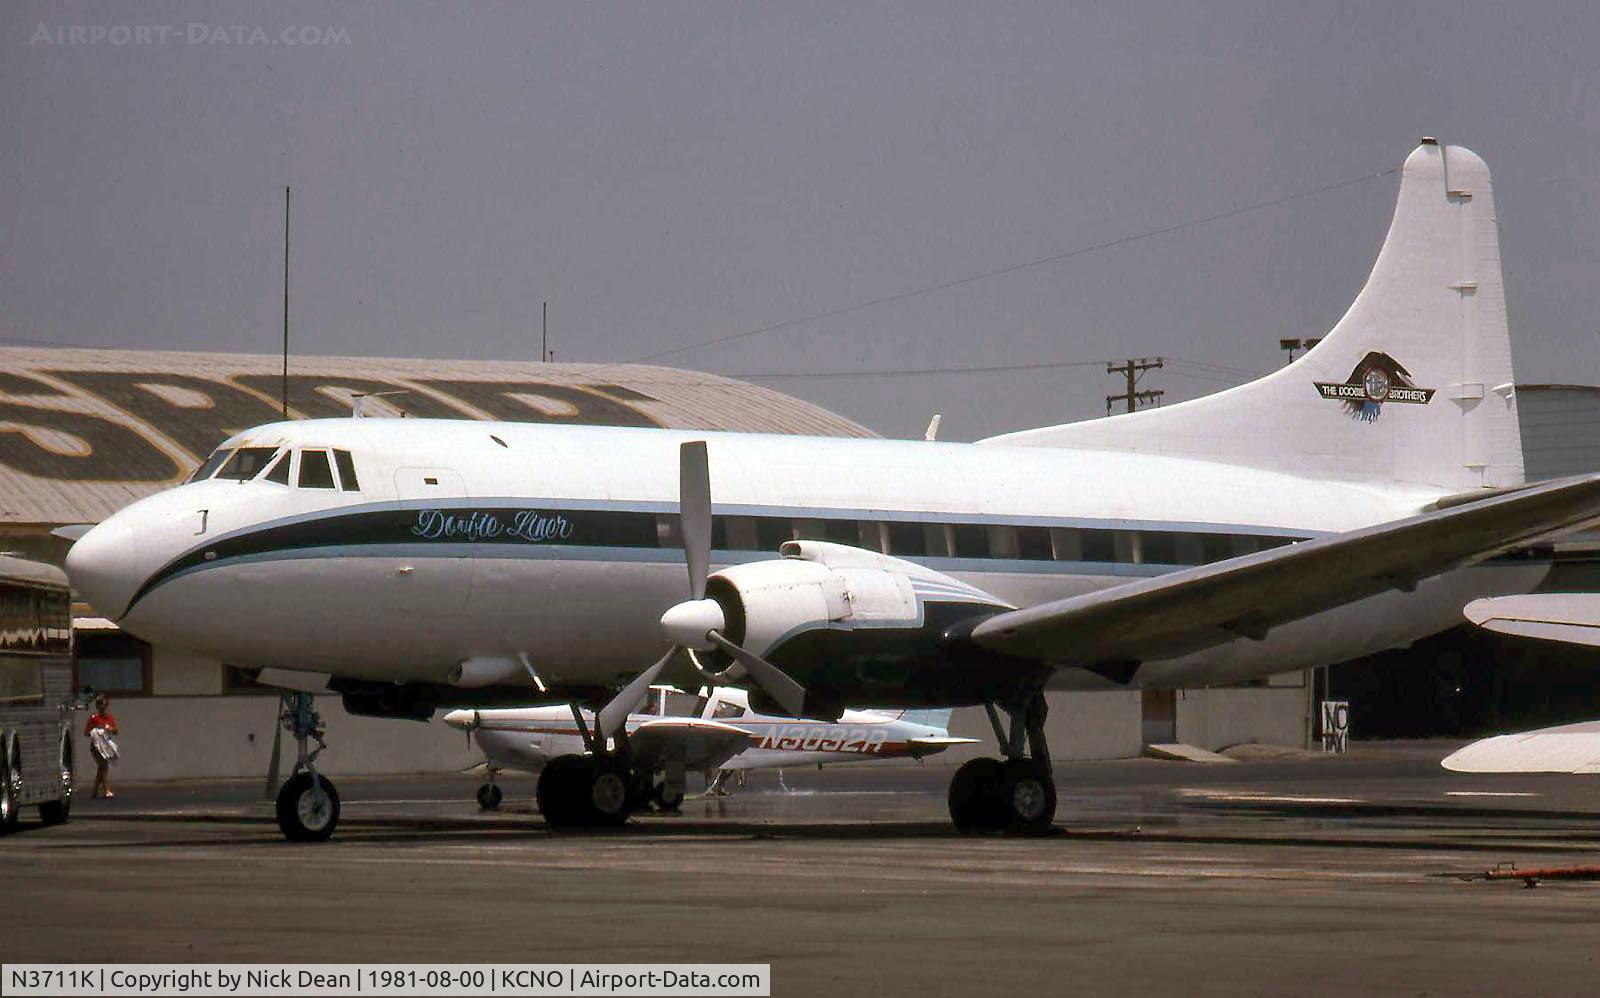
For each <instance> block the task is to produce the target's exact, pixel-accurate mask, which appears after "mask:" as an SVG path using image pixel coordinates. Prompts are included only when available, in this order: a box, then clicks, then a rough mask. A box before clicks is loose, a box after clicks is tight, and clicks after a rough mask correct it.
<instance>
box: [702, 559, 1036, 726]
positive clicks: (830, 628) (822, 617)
mask: <svg viewBox="0 0 1600 998" xmlns="http://www.w3.org/2000/svg"><path fill="white" fill-rule="evenodd" d="M781 554H782V555H783V557H782V558H779V559H775V560H770V561H756V562H748V563H746V564H743V565H734V566H731V567H729V568H726V569H723V570H722V571H720V572H716V573H714V574H712V576H711V578H710V579H709V581H708V583H707V588H706V595H707V596H709V597H710V598H711V599H714V600H716V602H717V604H718V605H719V606H721V608H722V613H723V616H724V618H725V619H726V627H725V628H724V631H723V633H724V634H725V635H726V636H727V637H728V638H729V639H730V640H731V641H733V642H734V643H735V644H738V645H741V646H742V647H744V648H746V649H747V650H749V651H751V652H754V653H755V654H757V655H760V656H762V657H763V658H766V659H768V660H769V661H771V662H773V664H774V665H777V666H779V667H780V668H783V669H785V671H788V672H789V673H790V674H791V675H792V676H793V677H794V678H795V679H796V680H797V681H799V682H800V683H801V684H802V685H804V686H806V687H807V689H808V691H815V692H816V693H817V694H819V695H822V696H826V695H827V693H828V691H836V692H837V693H838V694H839V695H840V696H843V697H846V698H848V697H849V696H850V695H851V692H853V691H862V692H866V691H870V690H871V689H872V688H873V682H874V680H873V675H872V672H873V670H880V671H881V670H883V669H891V670H894V671H895V674H896V675H902V674H903V673H904V672H905V671H906V670H908V669H911V668H913V667H915V665H916V664H917V663H919V662H921V663H924V664H925V663H927V662H928V661H929V660H930V658H936V657H937V656H938V655H939V654H940V653H941V651H942V648H943V638H944V634H945V631H946V630H947V629H948V628H949V627H950V625H951V624H952V623H954V622H956V621H958V620H969V619H971V618H973V617H975V616H981V615H983V614H986V613H993V612H998V611H1001V610H1009V609H1011V607H1010V606H1009V605H1008V604H1006V603H1004V602H1002V601H1001V600H998V599H996V598H995V597H993V596H990V595H989V594H987V593H984V592H983V591H981V590H978V589H974V588H973V587H971V586H968V585H966V584H965V583H963V582H960V581H958V580H956V579H953V578H951V577H950V576H947V575H944V574H942V573H940V572H935V571H933V570H932V569H929V568H925V567H923V566H921V565H917V564H914V563H912V562H908V561H902V560H901V559H898V558H891V557H889V556H887V555H882V554H878V553H876V552H873V551H866V550H863V549H861V548H854V547H848V546H845V545H842V544H831V543H828V542H825V541H790V542H788V543H786V544H784V545H783V547H782V549H781ZM718 661H719V663H721V664H723V665H726V664H727V661H728V660H727V659H726V658H725V657H720V656H719V658H718Z"/></svg>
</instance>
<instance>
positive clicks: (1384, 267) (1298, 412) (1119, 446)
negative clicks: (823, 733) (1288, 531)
mask: <svg viewBox="0 0 1600 998" xmlns="http://www.w3.org/2000/svg"><path fill="white" fill-rule="evenodd" d="M1512 384H1513V382H1512V371H1511V337H1510V333H1509V331H1508V329H1507V326H1506V309H1505V290H1504V282H1503V279H1502V275H1501V270H1500V239H1499V223H1498V220H1497V219H1496V216H1495V210H1494V193H1493V190H1492V189H1491V186H1490V182H1489V170H1488V167H1486V166H1485V165H1484V162H1483V160H1481V159H1480V158H1478V156H1477V155H1476V154H1475V153H1473V152H1472V151H1470V150H1468V149H1464V148H1462V147H1460V146H1441V145H1439V144H1438V143H1437V142H1436V141H1434V140H1432V139H1424V140H1423V142H1422V145H1420V146H1418V147H1417V149H1416V150H1415V151H1413V152H1412V153H1411V155H1410V156H1409V157H1407V158H1406V161H1405V165H1404V166H1403V167H1402V168H1401V171H1400V193H1399V198H1398V201H1397V203H1396V205H1395V212H1394V219H1393V221H1392V222H1391V223H1390V226H1389V233H1388V236H1387V237H1386V238H1385V239H1384V243H1383V249H1382V250H1381V251H1380V252H1379V254H1378V259H1377V263H1376V264H1374V266H1373V268H1372V273H1371V275H1370V276H1369V277H1368V278H1367V283H1366V286H1365V287H1363V288H1362V289H1361V292H1360V294H1358V295H1357V296H1356V299H1355V302H1354V303H1353V304H1352V305H1351V306H1350V309H1349V311H1347V312H1346V313H1345V315H1344V318H1342V319H1340V320H1339V323H1338V324H1337V325H1336V326H1334V328H1333V330H1332V331H1331V332H1330V333H1328V335H1327V336H1325V337H1323V339H1322V340H1321V342H1320V343H1318V344H1317V345H1316V346H1315V347H1314V348H1313V349H1311V350H1309V351H1307V352H1306V353H1305V354H1304V355H1303V356H1302V357H1300V358H1299V359H1298V360H1296V361H1295V362H1294V363H1292V364H1289V365H1288V366H1287V367H1284V368H1282V369H1280V370H1278V371H1275V372H1273V373H1272V374H1269V375H1267V376H1266V377H1264V378H1261V379H1259V380H1256V381H1252V382H1250V383H1248V384H1245V385H1240V386H1239V387H1237V388H1232V389H1229V390H1227V391H1223V392H1219V393H1217V394H1215V395H1210V396H1206V397H1204V398H1199V399H1193V400H1191V401H1188V402H1182V403H1179V404H1177V405H1172V406H1166V407H1163V408H1159V409H1148V410H1145V411H1142V412H1136V413H1130V414H1128V415H1122V416H1113V417H1110V418H1107V419H1095V420H1091V421H1086V422H1080V423H1069V424H1065V425H1061V426H1052V427H1045V428H1042V429H1036V430H1025V431H1022V432H1019V433H1010V434H1006V435H1004V436H999V437H991V438H989V439H988V440H986V441H984V443H991V444H1001V445H1006V446H1034V447H1074V448H1085V449H1090V450H1118V451H1140V452H1147V453H1158V454H1168V455H1174V456H1182V457H1193V458H1198V459H1201V460H1211V461H1218V462H1223V463H1228V464H1239V465H1245V466H1248V467H1255V468H1262V469H1266V470H1272V471H1284V472H1288V473H1293V474H1298V475H1303V476H1308V477H1315V478H1327V479H1340V480H1346V481H1361V482H1373V483H1385V484H1393V483H1404V484H1414V485H1419V486H1428V487H1435V488H1438V489H1441V490H1445V491H1452V492H1454V491H1466V490H1469V489H1473V488H1500V487H1505V486H1511V485H1519V484H1521V483H1522V481H1523V463H1522V440H1521V435H1520V433H1519V431H1518V425H1517V410H1516V399H1515V396H1514V394H1513V391H1512Z"/></svg>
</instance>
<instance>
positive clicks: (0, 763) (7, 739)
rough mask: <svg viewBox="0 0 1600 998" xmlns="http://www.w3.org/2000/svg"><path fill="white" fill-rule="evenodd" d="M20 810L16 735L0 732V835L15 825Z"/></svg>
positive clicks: (19, 761) (20, 798)
mask: <svg viewBox="0 0 1600 998" xmlns="http://www.w3.org/2000/svg"><path fill="white" fill-rule="evenodd" d="M21 811H22V758H21V756H20V755H19V754H18V752H17V739H16V736H15V735H13V734H11V733H10V732H0V835H4V834H6V833H7V832H9V831H12V830H13V829H15V828H16V827H17V819H18V818H19V817H20V812H21Z"/></svg>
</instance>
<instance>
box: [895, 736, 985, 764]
mask: <svg viewBox="0 0 1600 998" xmlns="http://www.w3.org/2000/svg"><path fill="white" fill-rule="evenodd" d="M906 744H907V745H909V746H911V755H912V756H913V757H915V758H918V759H920V758H922V757H923V756H925V755H933V754H935V753H937V752H943V751H944V750H945V749H947V748H953V747H955V746H957V745H976V744H978V739H976V738H958V737H956V736H955V735H924V736H923V737H921V738H908V739H906Z"/></svg>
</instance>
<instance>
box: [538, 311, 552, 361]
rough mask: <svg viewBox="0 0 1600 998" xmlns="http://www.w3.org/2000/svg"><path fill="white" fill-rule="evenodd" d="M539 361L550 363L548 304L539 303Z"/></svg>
mask: <svg viewBox="0 0 1600 998" xmlns="http://www.w3.org/2000/svg"><path fill="white" fill-rule="evenodd" d="M539 359H540V360H542V361H544V362H546V363H549V361H550V303H549V302H540V303H539Z"/></svg>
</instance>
